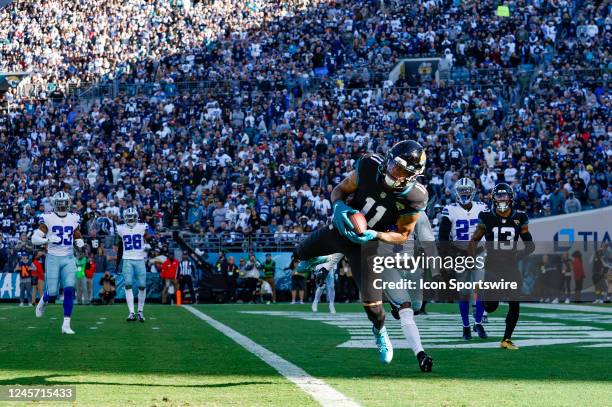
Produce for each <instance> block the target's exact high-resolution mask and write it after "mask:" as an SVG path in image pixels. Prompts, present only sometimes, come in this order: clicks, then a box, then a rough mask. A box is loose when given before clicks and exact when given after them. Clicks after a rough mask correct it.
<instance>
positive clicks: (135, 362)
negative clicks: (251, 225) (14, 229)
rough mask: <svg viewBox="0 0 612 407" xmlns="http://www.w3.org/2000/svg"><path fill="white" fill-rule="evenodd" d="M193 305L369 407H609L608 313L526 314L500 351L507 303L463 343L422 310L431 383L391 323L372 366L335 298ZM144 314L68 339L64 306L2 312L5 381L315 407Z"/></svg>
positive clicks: (183, 401) (233, 351) (92, 392)
mask: <svg viewBox="0 0 612 407" xmlns="http://www.w3.org/2000/svg"><path fill="white" fill-rule="evenodd" d="M196 308H197V309H198V310H200V311H202V312H204V313H205V314H206V315H208V316H210V317H212V318H214V319H215V320H217V321H219V322H221V323H223V324H225V325H227V326H229V327H231V328H233V329H234V330H236V331H238V332H239V333H240V334H242V335H245V336H247V337H248V338H250V339H251V340H253V341H255V342H256V343H257V344H259V345H261V346H263V347H265V348H266V349H268V350H269V351H271V352H274V353H275V354H277V355H278V356H280V357H282V358H284V359H285V360H287V361H289V362H291V363H293V364H295V365H297V366H299V367H301V368H302V369H304V370H305V371H306V372H307V373H308V374H310V375H312V376H314V377H316V378H318V379H322V380H324V381H325V382H326V383H327V384H328V385H330V386H331V387H333V388H334V389H335V390H337V391H339V392H341V393H343V394H344V395H345V396H347V397H349V398H351V399H353V400H354V401H356V402H357V403H359V404H361V405H364V406H464V405H465V406H472V405H473V406H493V405H495V406H576V405H589V406H609V405H610V403H611V400H612V313H611V312H610V311H612V309H611V308H610V307H600V308H596V307H589V308H588V310H589V312H585V311H584V310H581V311H575V310H567V311H565V310H558V309H555V310H552V309H541V308H527V307H524V308H523V309H522V317H521V321H520V322H519V328H518V330H517V333H516V335H515V339H516V343H517V344H518V345H522V344H523V345H524V346H522V347H521V349H520V350H519V351H516V352H509V351H503V350H500V349H498V348H497V343H498V340H499V332H500V330H502V329H503V328H502V325H503V317H504V315H505V308H503V307H501V308H500V310H498V311H497V312H496V313H495V314H493V315H491V321H490V323H489V324H488V325H487V328H488V330H489V331H490V333H491V340H489V341H481V340H478V339H473V340H472V341H470V342H465V341H463V340H461V339H458V336H460V327H459V323H458V320H459V317H458V316H457V315H456V313H455V309H456V308H455V306H454V305H447V304H433V305H431V306H430V307H429V311H430V313H429V315H427V316H418V317H417V324H418V325H419V328H420V329H421V333H422V334H423V340H424V346H425V348H426V350H427V351H428V352H429V353H430V354H431V355H432V356H433V358H434V372H433V373H431V374H427V375H425V374H422V373H421V372H420V371H419V370H418V367H417V364H416V361H415V358H414V356H413V354H412V352H411V351H410V350H409V349H405V346H404V344H403V341H402V339H403V337H402V335H401V331H400V330H399V325H398V324H397V322H396V321H393V320H392V319H391V316H390V315H388V324H387V326H388V328H389V331H390V332H391V337H392V339H393V341H394V344H396V350H395V358H394V360H393V363H392V364H390V365H386V366H385V365H382V364H380V363H379V362H378V359H377V353H376V350H375V349H374V348H373V347H372V340H371V338H370V336H371V334H368V322H367V320H366V318H365V316H364V315H362V313H361V312H360V307H359V306H358V305H355V304H339V305H338V306H337V309H338V314H336V315H330V314H328V313H327V306H326V305H324V304H323V305H321V306H320V312H319V313H317V314H312V313H311V312H310V308H309V306H307V305H301V306H300V305H284V304H276V305H198V306H196ZM598 310H599V311H598ZM597 311H598V312H597ZM146 315H147V317H148V320H147V322H146V323H145V324H140V323H131V324H128V323H126V322H125V321H124V318H125V316H126V309H125V306H124V305H115V306H111V307H93V306H90V307H77V308H76V310H75V315H74V318H73V324H72V325H73V329H74V330H75V331H76V332H77V334H76V335H74V336H62V335H60V333H59V332H60V324H61V317H62V314H61V307H60V306H51V307H50V308H49V309H48V310H47V313H46V314H45V316H44V317H43V318H41V319H36V318H35V317H34V310H33V309H32V308H18V307H16V306H15V305H12V304H0V332H1V333H2V339H1V340H0V352H1V357H0V385H58V384H65V385H70V384H72V385H76V387H77V400H76V402H73V403H70V404H71V405H79V406H107V405H108V406H119V405H121V406H129V405H139V406H140V405H143V406H187V405H189V406H221V405H223V406H226V405H229V406H233V405H239V406H270V405H274V406H310V405H317V404H318V403H317V402H316V401H315V400H314V399H312V398H311V397H310V396H309V395H308V394H306V393H305V392H304V391H302V390H301V389H300V388H299V387H298V386H296V385H295V384H293V383H291V382H290V381H289V380H287V379H285V378H284V377H283V376H281V375H280V374H279V373H278V372H277V371H276V370H274V369H273V368H272V367H270V366H269V365H267V364H266V363H264V362H263V361H262V360H260V359H259V358H258V357H256V356H255V355H253V354H252V353H250V352H248V351H247V350H245V349H244V348H242V347H241V346H239V345H238V344H236V343H235V342H234V341H233V340H232V339H230V338H228V337H226V336H225V335H223V334H222V333H220V332H219V331H217V330H216V329H215V328H213V327H211V326H210V325H208V323H206V322H205V321H202V320H200V319H199V318H197V317H196V316H195V315H193V314H192V313H190V312H189V311H188V310H187V309H184V308H181V307H171V306H160V305H148V306H147V308H146ZM553 342H554V344H550V343H553ZM546 343H548V344H547V345H545V344H546ZM0 404H1V405H7V403H6V402H0ZM27 404H28V403H26V405H27ZM30 404H31V405H43V404H44V403H40V402H36V403H34V402H31V403H30ZM48 404H49V405H51V404H52V405H62V403H58V402H55V403H48ZM64 404H66V403H64ZM8 405H10V404H8ZM13 405H19V406H23V405H24V403H23V402H15V403H14V404H13Z"/></svg>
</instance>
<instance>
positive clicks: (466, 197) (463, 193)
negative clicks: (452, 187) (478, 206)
mask: <svg viewBox="0 0 612 407" xmlns="http://www.w3.org/2000/svg"><path fill="white" fill-rule="evenodd" d="M475 194H476V191H475V190H474V188H472V187H471V186H469V185H460V186H458V187H457V203H458V204H459V205H461V206H466V205H468V204H470V203H471V202H472V201H473V200H474V195H475Z"/></svg>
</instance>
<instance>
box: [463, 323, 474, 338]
mask: <svg viewBox="0 0 612 407" xmlns="http://www.w3.org/2000/svg"><path fill="white" fill-rule="evenodd" d="M463 339H465V340H466V341H469V340H470V339H472V330H471V329H470V327H469V326H464V327H463Z"/></svg>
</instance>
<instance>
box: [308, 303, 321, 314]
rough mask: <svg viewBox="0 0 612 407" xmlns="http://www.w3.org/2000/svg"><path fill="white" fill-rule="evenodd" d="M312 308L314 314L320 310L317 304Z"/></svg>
mask: <svg viewBox="0 0 612 407" xmlns="http://www.w3.org/2000/svg"><path fill="white" fill-rule="evenodd" d="M310 308H311V309H312V312H317V311H318V310H319V305H318V304H317V303H316V302H313V303H312V306H311V307H310Z"/></svg>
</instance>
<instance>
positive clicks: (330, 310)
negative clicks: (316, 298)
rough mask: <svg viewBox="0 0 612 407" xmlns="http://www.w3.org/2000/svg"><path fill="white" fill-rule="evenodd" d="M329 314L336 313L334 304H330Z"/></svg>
mask: <svg viewBox="0 0 612 407" xmlns="http://www.w3.org/2000/svg"><path fill="white" fill-rule="evenodd" d="M329 313H330V314H335V313H336V307H334V304H329Z"/></svg>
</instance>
